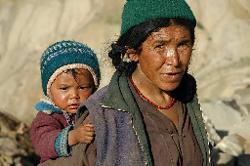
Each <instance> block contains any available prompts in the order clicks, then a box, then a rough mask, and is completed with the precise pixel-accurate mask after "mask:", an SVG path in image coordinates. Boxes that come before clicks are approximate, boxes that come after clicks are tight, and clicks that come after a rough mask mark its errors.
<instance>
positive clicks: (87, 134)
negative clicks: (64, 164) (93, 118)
mask: <svg viewBox="0 0 250 166" xmlns="http://www.w3.org/2000/svg"><path fill="white" fill-rule="evenodd" d="M93 138H94V127H93V125H91V124H84V125H80V126H78V127H76V128H75V129H74V130H71V131H69V135H68V144H69V146H73V145H75V144H77V143H85V144H89V143H91V141H92V140H93Z"/></svg>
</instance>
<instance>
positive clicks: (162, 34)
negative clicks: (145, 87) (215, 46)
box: [134, 25, 193, 91]
mask: <svg viewBox="0 0 250 166" xmlns="http://www.w3.org/2000/svg"><path fill="white" fill-rule="evenodd" d="M192 46H193V44H192V40H191V37H190V32H189V30H188V29H187V28H186V27H184V26H180V25H171V26H168V27H163V28H161V29H160V30H159V31H158V32H153V33H152V34H151V35H150V36H149V37H148V38H147V39H146V40H145V41H144V42H143V43H142V46H141V52H140V53H139V54H135V57H136V58H135V59H134V60H135V61H137V62H138V63H137V68H136V70H135V73H138V74H139V76H140V79H143V81H146V82H145V83H149V84H153V85H155V86H157V87H158V88H160V89H162V90H164V91H172V90H174V89H176V88H177V87H178V86H179V84H180V82H181V79H182V77H183V75H184V73H185V72H186V71H187V69H188V65H189V61H190V57H191V53H192Z"/></svg>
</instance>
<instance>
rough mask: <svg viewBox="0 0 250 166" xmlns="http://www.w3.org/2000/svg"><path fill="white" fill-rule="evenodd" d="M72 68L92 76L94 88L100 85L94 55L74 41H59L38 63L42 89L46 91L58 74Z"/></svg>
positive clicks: (98, 71) (87, 48)
mask: <svg viewBox="0 0 250 166" xmlns="http://www.w3.org/2000/svg"><path fill="white" fill-rule="evenodd" d="M72 68H85V69H87V70H89V72H90V73H91V74H92V76H93V79H94V83H95V86H96V88H98V86H99V83H100V78H101V75H100V69H99V63H98V60H97V57H96V54H95V53H94V52H93V51H92V50H91V49H90V48H89V47H88V46H87V45H85V44H82V43H80V42H76V41H71V40H68V41H60V42H57V43H54V44H52V45H50V46H49V47H48V48H47V49H46V50H45V51H44V53H43V55H42V57H41V61H40V70H41V79H42V88H43V93H44V95H45V96H47V97H48V90H49V87H50V86H51V84H52V82H53V81H54V79H55V77H56V76H57V75H58V74H60V72H62V71H65V70H67V69H72Z"/></svg>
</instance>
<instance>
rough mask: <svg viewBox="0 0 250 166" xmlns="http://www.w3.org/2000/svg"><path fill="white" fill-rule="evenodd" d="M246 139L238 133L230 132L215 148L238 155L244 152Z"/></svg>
mask: <svg viewBox="0 0 250 166" xmlns="http://www.w3.org/2000/svg"><path fill="white" fill-rule="evenodd" d="M245 142H246V140H245V139H244V138H243V137H242V136H240V135H238V134H232V135H228V136H225V137H224V138H223V139H222V140H221V141H220V142H219V143H218V144H217V145H216V148H217V149H219V150H220V151H222V152H224V153H227V154H229V155H231V156H235V157H237V156H240V155H241V154H243V152H244V145H245Z"/></svg>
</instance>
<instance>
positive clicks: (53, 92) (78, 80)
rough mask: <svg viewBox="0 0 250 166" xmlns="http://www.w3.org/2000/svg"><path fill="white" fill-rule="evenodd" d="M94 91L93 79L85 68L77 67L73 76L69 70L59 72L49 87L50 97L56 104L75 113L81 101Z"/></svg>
mask: <svg viewBox="0 0 250 166" xmlns="http://www.w3.org/2000/svg"><path fill="white" fill-rule="evenodd" d="M93 91H94V81H93V77H92V75H91V73H90V72H89V71H88V70H86V69H77V73H76V75H75V77H74V76H73V75H72V73H71V72H62V73H61V74H59V75H58V76H57V77H56V79H55V80H54V82H53V83H52V85H51V88H50V98H51V100H52V101H53V102H54V103H55V105H56V106H58V107H59V108H61V109H63V110H64V111H66V112H69V113H76V111H77V109H78V108H79V106H80V104H81V102H83V101H85V100H86V99H87V98H88V97H89V96H90V95H91V94H92V93H93Z"/></svg>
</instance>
